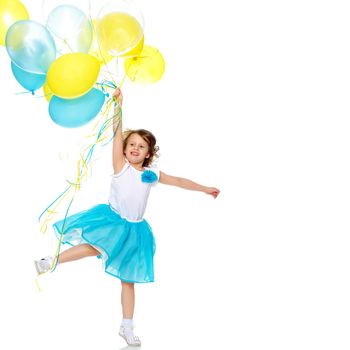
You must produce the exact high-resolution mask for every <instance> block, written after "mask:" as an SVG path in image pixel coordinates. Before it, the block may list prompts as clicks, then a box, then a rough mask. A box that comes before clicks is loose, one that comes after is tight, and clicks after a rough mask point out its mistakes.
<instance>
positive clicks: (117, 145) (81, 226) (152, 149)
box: [35, 89, 220, 346]
mask: <svg viewBox="0 0 350 350" xmlns="http://www.w3.org/2000/svg"><path fill="white" fill-rule="evenodd" d="M113 96H114V98H115V99H116V101H117V104H116V107H115V112H116V113H115V115H116V114H117V109H119V108H121V106H122V103H123V95H122V93H121V90H120V89H116V90H115V91H114V94H113ZM114 133H115V135H114V139H113V151H112V153H113V168H114V175H113V177H112V183H111V191H110V196H109V203H108V204H98V205H96V206H94V207H92V208H91V209H88V210H86V211H83V212H79V213H76V214H74V215H72V216H69V217H67V218H66V219H65V220H61V221H58V222H56V223H55V224H54V225H53V227H54V230H55V233H56V235H57V236H58V238H60V237H61V235H63V237H62V243H68V244H70V245H72V246H73V247H71V248H69V249H67V250H65V251H64V252H62V253H61V254H60V255H59V257H58V260H57V264H62V263H65V262H68V261H73V260H78V259H81V258H85V257H88V256H97V257H98V258H100V259H102V261H103V262H104V267H105V271H106V272H107V273H108V274H110V275H112V276H115V277H117V278H119V279H120V281H121V285H122V288H121V303H122V312H123V319H122V322H121V325H120V330H119V335H120V336H121V337H123V338H124V339H125V340H126V342H127V344H128V345H134V346H140V345H141V341H140V339H139V337H137V336H135V335H134V332H133V329H134V324H133V315H134V305H135V291H134V283H148V282H154V272H153V256H154V253H155V240H154V236H153V233H152V229H151V227H150V226H149V224H148V223H147V221H146V220H145V219H144V218H143V215H144V213H145V210H146V206H147V200H148V196H149V194H150V191H151V189H152V187H154V186H155V185H156V184H157V183H158V182H160V183H162V184H165V185H173V186H177V187H181V188H184V189H187V190H193V191H201V192H204V193H206V194H209V195H211V196H213V197H214V198H216V197H217V196H218V195H219V193H220V191H219V190H218V189H217V188H215V187H207V186H203V185H200V184H198V183H195V182H193V181H191V180H188V179H185V178H180V177H175V176H171V175H167V174H165V173H163V172H162V171H159V170H158V169H157V168H156V167H154V166H152V162H153V160H154V158H155V157H157V151H158V146H156V138H155V137H154V135H153V134H152V133H151V132H149V131H147V130H144V129H140V130H129V131H127V132H125V133H124V135H123V134H122V123H121V119H120V120H119V125H117V123H114ZM123 136H124V137H123ZM53 260H54V258H53V257H51V256H48V257H45V258H43V259H40V260H36V261H35V267H36V270H37V272H38V274H42V273H46V272H49V271H50V270H51V267H52V264H53Z"/></svg>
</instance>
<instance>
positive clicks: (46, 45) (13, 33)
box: [5, 20, 56, 74]
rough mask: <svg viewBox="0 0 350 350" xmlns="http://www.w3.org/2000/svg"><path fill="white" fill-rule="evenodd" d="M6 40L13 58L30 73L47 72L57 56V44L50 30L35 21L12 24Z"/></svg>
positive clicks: (7, 47) (8, 50)
mask: <svg viewBox="0 0 350 350" xmlns="http://www.w3.org/2000/svg"><path fill="white" fill-rule="evenodd" d="M5 42H6V49H7V53H8V54H9V56H10V57H11V60H12V61H13V62H14V63H15V64H16V65H17V66H18V67H20V68H22V69H24V70H25V71H27V72H30V73H36V74H46V73H47V71H48V69H49V67H50V65H51V63H52V62H53V61H54V60H55V58H56V46H55V42H54V40H53V38H52V36H51V34H50V32H49V31H48V30H47V29H46V27H44V26H43V25H42V24H40V23H37V22H35V21H31V20H24V21H17V22H15V23H14V24H12V26H11V27H10V28H9V29H8V31H7V33H6V39H5Z"/></svg>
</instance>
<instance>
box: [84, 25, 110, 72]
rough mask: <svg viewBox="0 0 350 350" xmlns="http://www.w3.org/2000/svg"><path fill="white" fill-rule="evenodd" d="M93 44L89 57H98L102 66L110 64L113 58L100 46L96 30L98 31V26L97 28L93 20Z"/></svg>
mask: <svg viewBox="0 0 350 350" xmlns="http://www.w3.org/2000/svg"><path fill="white" fill-rule="evenodd" d="M92 28H93V31H92V44H91V47H90V50H89V55H92V56H94V57H96V58H97V59H98V60H99V62H100V64H101V66H102V65H104V64H106V63H108V62H109V61H110V60H111V59H112V58H113V56H111V55H110V54H109V53H108V52H106V51H105V50H104V49H103V47H102V46H101V45H100V44H99V42H98V40H97V35H96V30H97V26H96V20H92Z"/></svg>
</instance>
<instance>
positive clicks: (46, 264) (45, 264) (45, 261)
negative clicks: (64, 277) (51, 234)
mask: <svg viewBox="0 0 350 350" xmlns="http://www.w3.org/2000/svg"><path fill="white" fill-rule="evenodd" d="M52 262H53V257H52V256H46V257H45V258H42V259H40V260H34V265H35V268H36V271H37V272H38V275H41V274H43V273H45V272H49V271H50V270H51V266H52Z"/></svg>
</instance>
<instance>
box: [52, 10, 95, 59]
mask: <svg viewBox="0 0 350 350" xmlns="http://www.w3.org/2000/svg"><path fill="white" fill-rule="evenodd" d="M46 26H47V28H48V29H49V30H50V31H51V33H53V34H54V36H56V37H57V38H58V39H60V40H61V41H62V43H64V44H65V45H66V46H68V48H69V51H70V52H85V53H88V52H89V49H90V46H91V42H92V26H91V22H90V20H89V18H88V17H87V16H86V15H85V14H84V12H83V11H81V10H80V9H78V8H77V7H75V6H72V5H60V6H57V7H56V8H54V9H53V10H52V11H51V12H50V13H49V16H48V18H47V21H46Z"/></svg>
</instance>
